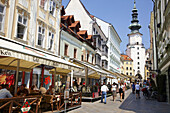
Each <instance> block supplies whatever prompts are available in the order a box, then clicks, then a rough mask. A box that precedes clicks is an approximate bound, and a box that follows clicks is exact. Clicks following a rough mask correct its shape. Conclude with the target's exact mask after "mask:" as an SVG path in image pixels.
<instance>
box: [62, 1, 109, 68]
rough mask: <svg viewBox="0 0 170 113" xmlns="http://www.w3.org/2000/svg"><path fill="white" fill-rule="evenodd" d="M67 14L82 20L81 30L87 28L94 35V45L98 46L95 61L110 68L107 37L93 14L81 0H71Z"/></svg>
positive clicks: (89, 33)
mask: <svg viewBox="0 0 170 113" xmlns="http://www.w3.org/2000/svg"><path fill="white" fill-rule="evenodd" d="M65 11H66V15H74V18H75V20H78V21H80V22H81V28H80V30H87V33H88V35H93V40H94V42H93V45H94V46H95V47H96V48H97V49H96V55H95V59H96V61H95V63H96V65H97V66H99V67H103V68H106V69H107V68H108V47H107V40H108V39H107V37H106V36H105V34H104V33H103V31H102V30H101V28H100V26H99V25H98V24H97V22H96V21H95V19H94V18H93V16H92V15H91V14H90V13H89V12H88V11H87V9H86V8H85V7H84V5H83V4H82V2H81V1H80V0H70V2H69V3H68V5H67V7H66V9H65Z"/></svg>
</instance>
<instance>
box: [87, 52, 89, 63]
mask: <svg viewBox="0 0 170 113" xmlns="http://www.w3.org/2000/svg"><path fill="white" fill-rule="evenodd" d="M88 61H89V54H87V62H88Z"/></svg>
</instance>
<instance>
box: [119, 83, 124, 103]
mask: <svg viewBox="0 0 170 113" xmlns="http://www.w3.org/2000/svg"><path fill="white" fill-rule="evenodd" d="M123 89H124V85H123V84H122V83H120V85H119V94H120V102H122V96H123Z"/></svg>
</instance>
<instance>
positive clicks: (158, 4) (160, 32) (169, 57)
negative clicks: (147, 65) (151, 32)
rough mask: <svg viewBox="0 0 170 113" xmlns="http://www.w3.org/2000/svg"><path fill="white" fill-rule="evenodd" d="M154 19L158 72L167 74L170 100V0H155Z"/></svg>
mask: <svg viewBox="0 0 170 113" xmlns="http://www.w3.org/2000/svg"><path fill="white" fill-rule="evenodd" d="M154 17H155V18H154V19H155V21H154V22H155V24H154V25H155V26H154V28H155V34H156V42H155V44H156V47H157V56H158V57H157V58H158V70H159V71H158V72H159V74H165V75H166V93H167V100H168V102H170V1H169V0H155V2H154Z"/></svg>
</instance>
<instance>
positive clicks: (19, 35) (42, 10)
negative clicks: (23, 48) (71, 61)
mask: <svg viewBox="0 0 170 113" xmlns="http://www.w3.org/2000/svg"><path fill="white" fill-rule="evenodd" d="M60 6H61V1H60V0H35V1H31V0H1V2H0V7H1V9H2V10H1V16H2V20H1V27H0V28H1V30H0V34H1V36H4V37H7V38H9V39H12V40H15V41H17V42H21V43H23V44H26V45H30V46H32V47H36V48H39V49H41V50H45V51H47V52H50V53H53V54H56V55H57V54H58V47H57V45H58V43H59V41H58V40H59V38H58V37H59V31H60V30H59V29H60V28H59V27H60V26H59V24H58V23H60Z"/></svg>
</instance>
